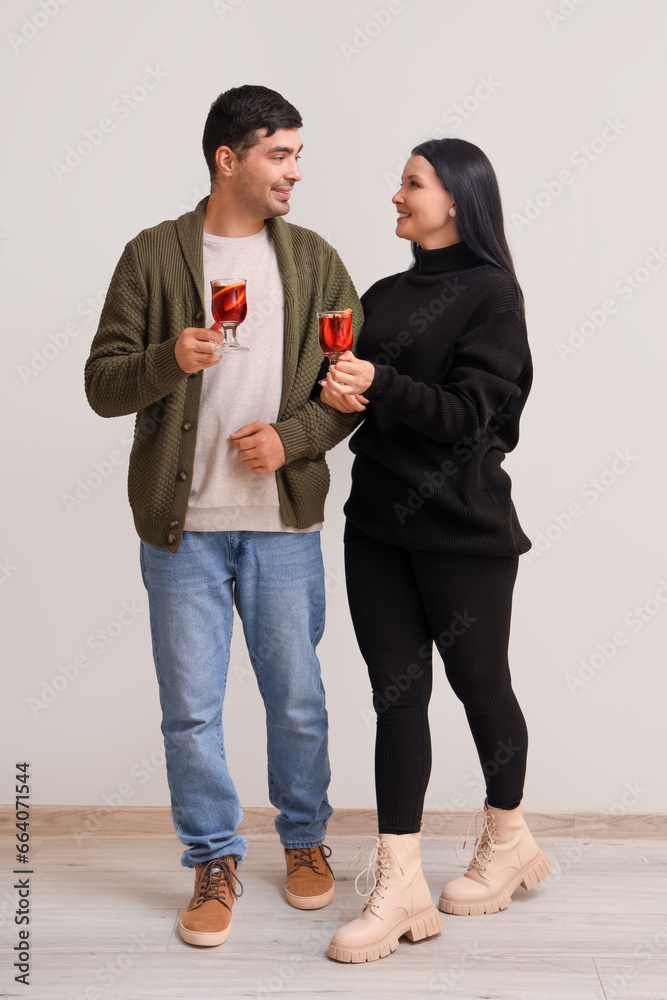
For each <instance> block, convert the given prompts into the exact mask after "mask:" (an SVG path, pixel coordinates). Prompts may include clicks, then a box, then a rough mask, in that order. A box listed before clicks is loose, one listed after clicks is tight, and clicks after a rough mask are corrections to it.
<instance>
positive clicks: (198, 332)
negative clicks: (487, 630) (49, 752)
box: [86, 86, 363, 945]
mask: <svg viewBox="0 0 667 1000" xmlns="http://www.w3.org/2000/svg"><path fill="white" fill-rule="evenodd" d="M302 124H303V123H302V120H301V116H300V115H299V113H298V111H297V110H296V108H294V107H293V106H292V105H291V104H289V103H288V102H287V101H285V100H284V98H282V97H281V96H280V95H279V94H277V93H276V92H275V91H272V90H269V89H267V88H266V87H255V86H244V87H238V88H233V89H231V90H228V91H226V92H225V93H223V94H221V95H220V96H219V97H218V98H217V100H216V101H215V102H214V103H213V104H212V105H211V110H210V112H209V115H208V118H207V120H206V126H205V129H204V137H203V147H204V155H205V157H206V161H207V164H208V167H209V171H210V174H211V194H210V196H209V197H208V198H204V199H203V200H202V201H201V202H200V204H199V205H198V206H197V208H196V209H195V210H194V212H188V213H187V214H186V215H182V216H181V217H180V218H178V219H176V220H175V221H169V222H163V223H162V224H160V225H158V226H156V227H155V228H153V229H147V230H144V231H143V232H141V233H139V235H138V236H136V237H135V238H134V239H133V240H131V241H130V242H129V243H128V244H127V246H126V247H125V251H124V253H123V255H122V257H121V259H120V261H119V263H118V265H117V267H116V270H115V273H114V275H113V278H112V280H111V285H110V287H109V291H108V294H107V298H106V302H105V305H104V309H103V312H102V315H101V318H100V325H99V328H98V331H97V333H96V335H95V338H94V341H93V344H92V349H91V354H90V358H89V359H88V362H87V364H86V391H87V395H88V399H89V401H90V404H91V406H92V407H93V409H94V410H95V411H96V412H97V413H99V414H100V415H101V416H104V417H112V416H120V415H122V414H126V413H132V412H136V413H137V421H136V429H135V439H134V445H133V448H132V454H131V458H130V471H129V497H130V503H131V506H132V510H133V514H134V519H135V525H136V528H137V531H138V533H139V535H140V537H141V568H142V574H143V579H144V583H145V585H146V589H147V591H148V596H149V605H150V619H151V632H152V637H153V650H154V658H155V666H156V671H157V677H158V684H159V691H160V702H161V706H162V715H163V720H162V732H163V735H164V741H165V752H166V761H167V778H168V781H169V788H170V793H171V800H172V816H173V820H174V826H175V829H176V833H177V835H178V836H179V838H180V839H181V841H182V842H183V844H185V845H187V850H186V851H185V852H184V853H183V856H182V864H183V865H186V866H188V867H195V870H196V871H195V892H194V895H193V897H192V900H191V901H190V904H189V906H188V908H187V910H186V911H185V913H184V915H183V917H182V920H181V925H180V930H181V936H182V937H183V938H184V940H186V941H188V942H190V943H192V944H197V945H217V944H221V943H222V942H223V941H225V940H226V939H227V936H228V935H229V931H230V927H231V916H232V904H233V903H234V900H235V898H237V897H238V895H240V882H239V881H238V880H237V877H236V869H237V865H238V864H239V863H240V862H241V861H243V859H244V857H245V854H246V847H247V845H246V840H245V838H244V837H242V836H240V835H239V834H238V833H237V832H236V831H237V829H238V826H239V824H240V822H241V819H242V815H243V814H242V810H241V806H240V802H239V799H238V796H237V794H236V790H235V788H234V784H233V782H232V779H231V777H230V775H229V772H228V769H227V763H226V757H225V750H224V743H223V734H222V705H223V698H224V693H225V682H226V676H227V667H228V662H229V645H230V640H231V633H232V620H233V607H234V604H236V607H237V609H238V612H239V614H240V617H241V620H242V622H243V629H244V633H245V638H246V642H247V645H248V651H249V654H250V659H251V662H252V665H253V668H254V671H255V674H256V676H257V682H258V686H259V690H260V693H261V695H262V698H263V700H264V705H265V709H266V721H267V753H268V778H269V797H270V800H271V802H272V803H273V805H274V806H275V807H276V808H277V809H278V810H279V814H278V816H277V817H276V820H275V825H276V829H277V831H278V834H279V836H280V839H281V842H282V844H283V846H284V848H285V857H286V863H287V881H286V890H287V899H288V901H289V902H290V903H291V904H292V905H293V906H296V907H299V908H302V909H316V908H318V907H321V906H326V905H327V903H329V902H330V901H331V899H332V898H333V876H332V873H331V869H330V868H329V865H328V862H327V857H328V856H329V855H330V853H331V852H330V850H329V849H328V848H327V847H326V846H324V837H325V832H326V826H327V821H328V819H329V816H330V815H331V812H332V809H331V806H330V805H329V802H328V800H327V788H328V784H329V776H330V773H329V758H328V745H327V714H326V707H325V699H324V689H323V686H322V681H321V678H320V668H319V663H318V660H317V656H316V653H315V648H316V646H317V644H318V642H319V640H320V638H321V636H322V631H323V628H324V613H325V598H324V573H323V565H322V555H321V550H320V536H319V530H320V528H321V526H322V524H321V522H322V518H323V512H324V500H325V497H326V493H327V489H328V484H329V474H328V470H327V465H326V461H325V458H324V454H325V452H326V451H327V450H328V449H329V448H332V447H333V446H334V445H335V444H337V443H338V442H339V441H340V440H342V439H343V438H344V437H345V436H346V435H347V434H348V433H349V432H350V431H351V430H352V428H353V426H354V423H355V421H356V416H355V415H354V414H351V415H348V414H345V415H344V414H341V413H338V412H337V411H336V410H334V409H332V408H331V407H327V406H324V405H323V404H322V403H320V401H319V399H318V397H317V393H318V392H319V386H317V379H318V374H319V372H320V366H321V362H322V355H321V353H320V351H319V349H318V345H317V336H316V329H317V318H316V311H317V310H332V309H342V308H345V307H348V306H349V307H351V308H352V311H353V321H354V328H355V331H356V332H357V333H358V331H359V329H360V327H361V323H362V319H363V316H362V311H361V306H360V304H359V300H358V298H357V295H356V292H355V290H354V286H353V284H352V282H351V280H350V278H349V275H348V273H347V271H346V270H345V267H344V266H343V264H342V262H341V261H340V258H339V257H338V255H337V253H336V252H335V251H334V250H333V248H332V247H330V246H329V245H328V244H327V243H326V242H325V241H324V240H323V239H322V238H321V237H319V236H318V235H317V234H316V233H313V232H311V231H310V230H307V229H303V228H301V227H300V226H294V225H291V224H288V223H287V222H285V221H284V220H283V218H282V216H284V215H286V214H287V213H288V212H289V208H290V205H289V200H290V196H291V194H292V192H293V189H294V185H295V184H296V182H297V181H299V180H301V173H300V171H299V166H298V159H299V153H300V150H301V148H302V147H301V143H300V140H299V132H298V129H299V128H300V127H301V125H302ZM220 278H223V279H225V278H246V279H247V301H248V313H247V319H246V320H245V322H244V324H243V326H242V327H241V328H240V334H241V336H240V338H239V339H240V340H241V341H243V342H244V343H245V346H247V347H248V348H249V350H248V351H234V352H231V353H228V354H224V355H220V354H216V353H214V352H215V350H216V346H217V344H216V341H220V340H221V339H222V338H221V334H220V332H219V328H215V327H214V328H213V329H208V327H212V325H213V320H212V316H211V292H210V282H211V280H213V279H220Z"/></svg>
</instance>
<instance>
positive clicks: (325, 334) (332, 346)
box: [317, 309, 352, 365]
mask: <svg viewBox="0 0 667 1000" xmlns="http://www.w3.org/2000/svg"><path fill="white" fill-rule="evenodd" d="M317 335H318V338H319V341H320V350H321V351H322V354H324V355H326V357H327V358H328V359H329V363H330V364H332V365H335V364H336V362H337V361H338V359H339V357H340V356H341V354H344V353H345V351H349V350H351V349H352V310H351V309H339V310H338V311H336V312H318V314H317Z"/></svg>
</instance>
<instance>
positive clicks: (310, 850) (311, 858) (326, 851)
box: [289, 844, 335, 878]
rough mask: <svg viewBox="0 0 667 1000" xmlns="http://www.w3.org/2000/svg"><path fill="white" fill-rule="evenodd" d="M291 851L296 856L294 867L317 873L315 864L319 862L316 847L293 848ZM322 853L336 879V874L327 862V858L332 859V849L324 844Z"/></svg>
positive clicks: (326, 862)
mask: <svg viewBox="0 0 667 1000" xmlns="http://www.w3.org/2000/svg"><path fill="white" fill-rule="evenodd" d="M289 850H291V851H292V853H293V854H294V867H295V868H300V867H303V868H312V870H313V871H316V869H315V863H316V861H317V855H316V853H315V852H316V850H317V848H316V847H292V848H289ZM321 851H322V855H323V856H324V863H325V864H326V866H327V868H328V869H329V871H330V873H331V875H332V877H334V878H335V876H334V873H333V872H332V871H331V866H330V865H329V862H328V861H327V858H330V857H331V848H330V847H327V846H326V844H322V845H321Z"/></svg>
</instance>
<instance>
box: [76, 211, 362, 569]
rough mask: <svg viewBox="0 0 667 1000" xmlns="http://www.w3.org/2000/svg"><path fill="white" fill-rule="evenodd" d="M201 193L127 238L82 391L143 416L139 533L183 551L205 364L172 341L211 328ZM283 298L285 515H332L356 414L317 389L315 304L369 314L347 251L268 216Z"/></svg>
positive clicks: (136, 502) (119, 411) (135, 489)
mask: <svg viewBox="0 0 667 1000" xmlns="http://www.w3.org/2000/svg"><path fill="white" fill-rule="evenodd" d="M207 201H208V198H204V199H203V200H202V201H201V202H200V203H199V205H197V208H196V209H195V210H194V211H193V212H188V213H187V214H185V215H182V216H180V218H178V219H176V220H175V221H174V220H171V221H169V222H163V223H161V224H160V225H158V226H155V227H154V228H152V229H145V230H144V231H143V232H141V233H139V235H138V236H136V237H135V238H134V239H133V240H130V242H129V243H128V244H127V246H126V247H125V250H124V251H123V254H122V256H121V258H120V260H119V262H118V264H117V266H116V270H115V272H114V274H113V277H112V279H111V284H110V286H109V291H108V292H107V296H106V300H105V303H104V308H103V310H102V315H101V317H100V323H99V327H98V329H97V333H96V334H95V337H94V339H93V343H92V347H91V351H90V357H89V358H88V360H87V362H86V370H85V384H86V395H87V396H88V401H89V403H90V405H91V406H92V408H93V409H94V410H95V412H96V413H98V414H99V415H100V416H102V417H117V416H122V415H124V414H126V413H136V414H137V419H136V423H135V431H134V443H133V446H132V452H131V455H130V468H129V476H128V494H129V500H130V506H131V507H132V512H133V515H134V523H135V525H136V528H137V532H138V533H139V536H140V538H142V539H144V541H146V542H149V543H150V544H151V545H157V546H160V547H163V548H168V549H170V550H171V551H172V552H177V551H178V547H179V545H180V542H181V537H182V532H183V524H184V521H185V515H186V511H187V507H188V497H189V494H190V487H191V484H192V471H193V466H194V459H195V442H196V437H197V417H198V413H199V400H200V395H201V386H202V374H203V373H202V372H197V373H196V374H193V375H188V374H186V373H185V372H183V371H182V370H181V369H180V368H179V366H178V364H177V363H176V359H175V357H174V344H175V343H176V340H177V338H178V336H179V334H180V333H181V331H182V330H183V329H184V328H185V327H188V326H196V327H204V326H205V325H206V323H205V311H204V267H203V256H202V253H203V252H202V243H203V240H202V238H203V231H204V212H205V209H206V203H207ZM266 225H267V227H268V231H269V235H270V236H271V238H272V240H273V241H274V245H275V249H276V255H277V259H278V266H279V268H280V273H281V276H282V281H283V289H284V301H285V326H284V362H283V384H282V396H281V402H280V411H279V413H278V419H277V421H276V423H274V424H272V426H273V427H275V429H276V431H277V432H278V434H279V435H280V437H281V440H282V443H283V446H284V449H285V456H286V460H285V464H284V465H283V466H282V468H280V469H279V470H278V471H277V473H276V479H277V483H278V497H279V502H280V511H281V514H282V517H283V520H284V522H285V524H287V525H290V526H294V527H297V528H307V527H309V526H310V525H311V524H314V523H315V522H317V521H321V520H323V518H324V501H325V498H326V495H327V491H328V488H329V470H328V468H327V464H326V460H325V457H324V455H325V452H327V451H328V450H329V449H330V448H333V447H334V445H336V444H337V443H338V442H339V441H341V440H342V439H343V438H344V437H346V436H347V435H348V434H349V433H350V432H351V431H352V430H353V429H354V427H355V425H356V424H357V422H358V420H359V415H358V414H356V413H355V414H342V413H339V412H338V411H336V410H334V409H332V408H331V407H328V406H325V405H324V404H322V403H320V401H319V399H318V398H313V397H312V395H311V394H312V392H313V389H314V387H315V385H316V382H317V376H318V372H319V370H320V367H321V364H322V361H323V357H322V354H321V352H320V349H319V346H318V341H317V317H316V315H315V314H316V312H317V310H318V309H326V310H330V309H342V308H345V307H347V306H350V307H351V308H352V317H353V328H354V333H355V340H356V336H357V335H358V333H359V331H360V329H361V326H362V323H363V312H362V308H361V305H360V303H359V298H358V296H357V293H356V291H355V289H354V285H353V284H352V281H351V279H350V276H349V275H348V273H347V271H346V269H345V266H344V265H343V263H342V261H341V260H340V257H339V256H338V254H337V253H336V251H335V250H334V249H333V247H331V246H329V244H328V243H327V242H326V241H325V240H323V239H322V238H321V237H320V236H318V235H317V233H314V232H311V230H309V229H303V228H302V227H301V226H295V225H292V224H291V223H288V222H285V220H284V219H281V218H277V219H267V220H266Z"/></svg>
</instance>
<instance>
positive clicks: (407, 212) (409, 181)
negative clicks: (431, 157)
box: [391, 156, 461, 250]
mask: <svg viewBox="0 0 667 1000" xmlns="http://www.w3.org/2000/svg"><path fill="white" fill-rule="evenodd" d="M391 200H392V202H393V204H394V205H395V206H396V208H397V209H398V221H397V223H396V235H397V236H400V237H401V239H404V240H410V241H412V242H414V243H418V244H419V246H421V247H423V248H424V249H425V250H434V249H436V248H437V247H446V246H449V245H450V244H451V243H458V242H459V241H460V239H461V237H460V236H459V231H458V226H457V225H456V218H455V217H452V216H451V215H450V214H449V210H450V208H452V206H453V205H454V199H453V198H452V196H451V195H450V193H449V191H446V190H445V189H444V187H443V186H442V182H441V180H440V178H439V177H438V175H437V174H436V172H435V170H434V169H433V167H432V166H431V164H430V163H429V162H428V160H426V159H424V157H423V156H411V157H410V159H409V160H408V162H407V163H406V164H405V169H404V171H403V176H402V178H401V186H400V188H399V190H398V191H397V192H396V194H395V195H394V197H393V198H392V199H391Z"/></svg>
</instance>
